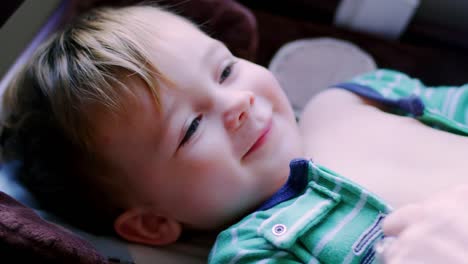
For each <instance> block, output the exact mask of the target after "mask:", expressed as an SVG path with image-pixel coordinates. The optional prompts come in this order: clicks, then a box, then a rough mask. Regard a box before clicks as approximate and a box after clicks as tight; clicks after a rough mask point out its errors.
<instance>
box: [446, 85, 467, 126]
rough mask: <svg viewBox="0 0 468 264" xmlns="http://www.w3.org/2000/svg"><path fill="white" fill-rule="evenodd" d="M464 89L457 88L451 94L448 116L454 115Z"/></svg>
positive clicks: (451, 117)
mask: <svg viewBox="0 0 468 264" xmlns="http://www.w3.org/2000/svg"><path fill="white" fill-rule="evenodd" d="M464 92H465V91H464V90H463V89H458V91H457V92H456V93H455V95H454V96H453V99H452V102H451V103H450V111H449V115H448V116H449V118H450V119H453V116H455V111H456V110H457V106H458V102H459V101H460V97H461V96H462V95H463V93H464Z"/></svg>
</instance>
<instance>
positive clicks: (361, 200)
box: [313, 191, 367, 256]
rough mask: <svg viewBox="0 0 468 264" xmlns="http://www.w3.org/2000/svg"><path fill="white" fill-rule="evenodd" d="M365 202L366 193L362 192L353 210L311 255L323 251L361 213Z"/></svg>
mask: <svg viewBox="0 0 468 264" xmlns="http://www.w3.org/2000/svg"><path fill="white" fill-rule="evenodd" d="M366 201H367V192H365V191H362V193H361V197H360V198H359V202H358V203H357V204H356V205H355V206H354V208H353V210H351V212H350V213H349V214H348V215H346V216H345V218H343V219H342V220H341V221H340V223H338V225H336V227H335V228H334V229H332V230H331V231H330V232H328V233H327V234H326V235H325V236H324V237H323V238H322V239H321V240H320V241H319V243H318V244H317V246H315V248H314V251H313V255H314V256H318V255H319V254H320V252H321V251H322V250H323V248H324V247H325V246H326V245H327V243H328V242H330V241H331V240H332V239H333V238H334V237H335V235H336V234H337V233H338V232H339V231H340V230H341V229H342V228H343V227H344V226H345V225H346V224H348V223H349V222H350V221H351V220H353V218H354V217H356V215H357V214H358V213H359V212H360V211H361V209H362V208H363V207H364V205H365V204H366Z"/></svg>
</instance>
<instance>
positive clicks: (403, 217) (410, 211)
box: [382, 204, 423, 236]
mask: <svg viewBox="0 0 468 264" xmlns="http://www.w3.org/2000/svg"><path fill="white" fill-rule="evenodd" d="M422 214H423V207H422V206H420V205H417V204H410V205H407V206H404V207H402V208H400V209H398V210H395V211H393V212H392V213H390V214H389V215H388V216H387V217H386V218H385V219H384V222H383V225H382V227H383V231H384V233H385V235H387V236H398V235H399V234H400V233H401V232H402V231H403V230H405V229H406V228H407V227H408V226H409V225H411V224H412V223H413V222H415V221H417V220H418V219H421V216H422Z"/></svg>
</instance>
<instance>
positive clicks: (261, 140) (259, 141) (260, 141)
mask: <svg viewBox="0 0 468 264" xmlns="http://www.w3.org/2000/svg"><path fill="white" fill-rule="evenodd" d="M271 127H272V119H269V120H268V122H267V123H266V124H265V126H264V127H263V128H262V130H261V131H260V133H259V135H258V137H257V138H256V140H255V141H254V143H253V144H252V146H250V148H249V149H248V150H247V152H246V153H245V154H244V155H243V156H242V159H246V158H247V157H248V156H249V155H250V154H252V153H254V152H255V151H256V150H257V149H259V148H260V147H261V146H263V145H264V144H265V142H266V140H267V139H268V135H269V133H270V130H271Z"/></svg>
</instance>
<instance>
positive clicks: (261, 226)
mask: <svg viewBox="0 0 468 264" xmlns="http://www.w3.org/2000/svg"><path fill="white" fill-rule="evenodd" d="M311 191H312V190H311V189H310V188H307V191H306V192H305V194H304V195H307V194H309V193H310V192H311ZM299 200H300V199H296V200H295V201H294V202H293V203H292V205H291V206H286V207H283V208H281V209H280V210H278V211H277V212H276V213H274V214H272V215H271V216H270V217H268V219H267V220H265V221H263V222H262V224H261V225H260V226H259V227H258V228H257V234H258V235H261V231H262V230H263V227H264V226H265V225H267V224H269V223H270V222H271V221H273V220H274V219H276V216H278V215H279V214H281V213H282V212H283V211H284V210H287V209H288V208H289V207H293V206H294V204H296V203H297V202H298V201H299Z"/></svg>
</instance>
